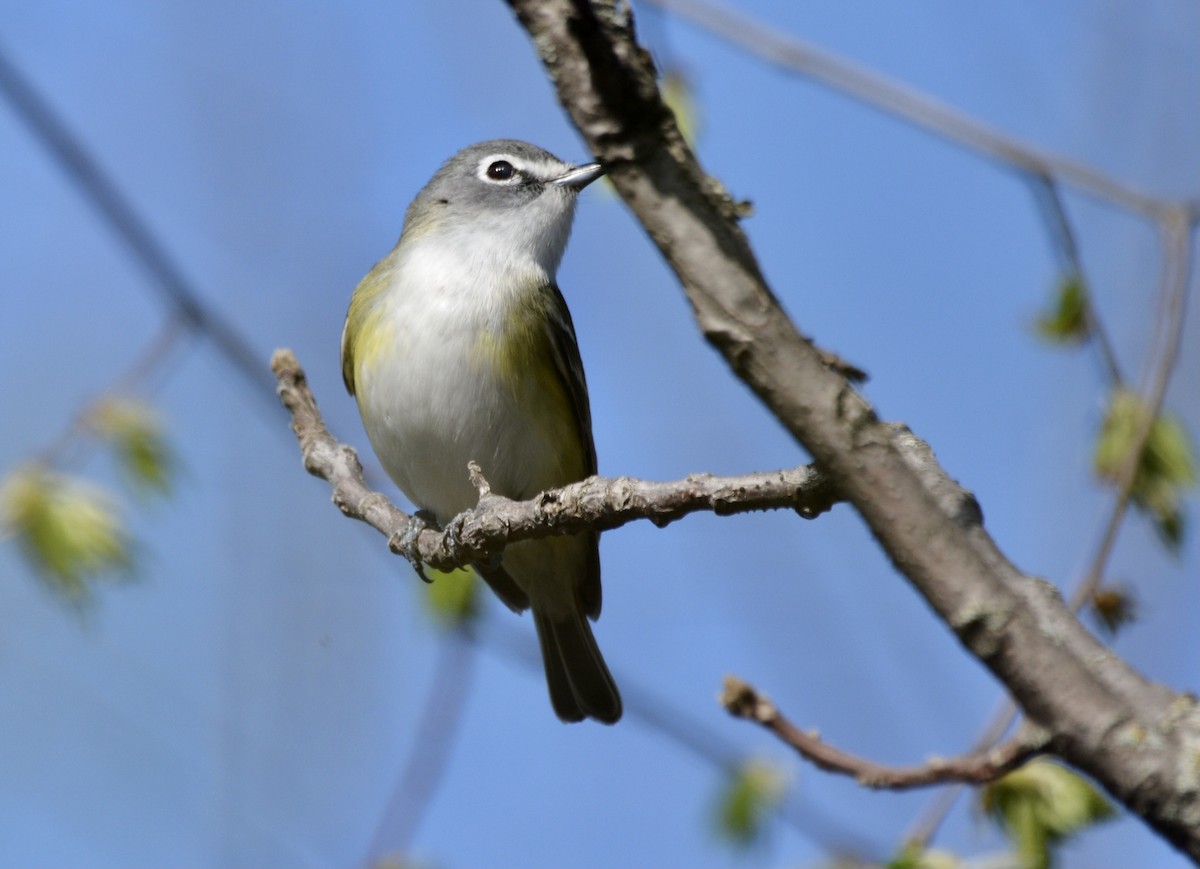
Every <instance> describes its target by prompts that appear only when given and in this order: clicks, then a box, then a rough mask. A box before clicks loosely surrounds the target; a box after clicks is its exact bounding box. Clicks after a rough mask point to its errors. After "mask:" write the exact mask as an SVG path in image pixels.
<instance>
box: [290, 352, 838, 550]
mask: <svg viewBox="0 0 1200 869" xmlns="http://www.w3.org/2000/svg"><path fill="white" fill-rule="evenodd" d="M271 367H272V369H273V370H274V372H275V375H276V377H277V378H278V380H279V395H280V398H281V400H282V401H283V403H284V406H285V407H287V409H288V410H289V411H290V412H291V414H292V428H293V430H294V431H295V432H296V437H297V439H298V440H299V442H300V450H301V454H302V457H303V461H304V467H305V468H306V469H307V470H308V472H309V473H311V474H313V475H314V476H317V477H320V478H322V479H324V480H327V481H328V482H329V483H330V484H331V485H332V487H333V501H334V503H335V504H336V505H337V506H338V508H339V509H340V510H341V511H342V512H343V513H345V514H346V515H348V516H351V517H353V518H355V519H359V520H361V521H363V522H366V523H367V524H368V525H371V526H372V527H373V528H375V529H376V530H377V531H379V532H380V533H382V534H384V535H385V536H386V537H387V538H388V544H389V546H390V547H391V548H392V550H393V551H394V552H396V553H397V554H402V555H406V556H410V557H414V558H416V559H419V560H420V561H422V562H424V563H425V564H428V565H429V566H430V567H433V568H435V569H437V570H450V569H453V568H455V567H461V566H464V565H466V564H470V563H472V562H478V561H485V560H487V559H489V558H491V557H494V556H496V555H499V554H500V553H501V552H502V551H503V550H504V547H505V546H507V545H508V544H509V543H512V542H515V541H518V540H531V539H535V538H540V537H548V536H551V535H554V534H569V533H574V532H578V531H582V530H584V529H589V528H590V529H594V530H598V531H604V530H609V529H612V528H618V527H620V526H622V525H625V524H627V523H629V522H633V521H635V520H637V519H648V520H650V521H651V522H653V523H654V524H655V525H658V526H659V527H662V526H665V525H667V524H669V523H671V522H673V521H675V520H676V519H680V518H682V517H683V516H686V515H687V514H689V513H695V512H700V511H707V512H712V513H716V514H717V515H732V514H735V513H746V512H751V511H755V510H776V509H791V510H795V511H796V512H797V513H798V514H799V515H801V516H803V517H805V518H814V517H815V516H817V515H819V514H821V513H823V512H825V511H827V510H829V509H830V507H832V506H833V504H834V503H836V502H837V501H838V500H840V499H839V498H838V497H837V495H836V494H835V493H834V491H833V489H832V487H831V485H830V484H829V481H828V479H827V478H826V477H825V475H824V474H822V473H821V472H820V471H819V470H817V469H816V468H814V467H812V466H801V467H798V468H792V469H788V470H781V471H765V472H758V473H751V474H742V475H740V476H736V477H717V476H713V475H711V474H694V475H692V476H689V477H687V478H685V479H683V480H677V481H673V482H668V483H659V482H652V481H647V480H635V479H632V478H630V477H611V478H610V477H588V478H587V479H586V480H582V481H580V482H578V483H572V484H571V485H568V486H563V487H562V488H559V489H552V490H549V491H546V492H543V493H541V494H540V495H538V496H537V497H536V498H534V499H532V500H530V501H511V500H509V499H507V498H504V497H501V496H499V495H495V494H492V493H491V492H486V494H484V495H482V496H481V497H480V502H479V506H478V507H476V508H475V509H474V510H470V511H468V512H466V513H463V514H461V515H460V516H458V517H456V518H455V519H454V520H453V521H451V522H450V523H449V524H448V526H447V528H446V529H445V530H444V531H439V530H436V529H432V528H426V529H425V530H422V531H421V532H420V533H419V534H417V535H416V536H415V539H414V540H410V541H406V540H405V538H406V535H405V532H406V531H407V530H408V528H409V526H410V522H411V517H410V516H409V515H408V514H407V513H405V512H404V511H403V510H401V509H400V508H399V507H396V506H395V505H394V504H392V503H391V502H390V501H389V500H388V499H387V498H386V497H385V496H384V495H382V494H380V493H379V492H375V491H372V490H371V489H370V488H368V486H367V484H366V481H365V479H364V478H363V473H362V465H361V464H360V463H359V461H358V456H357V454H356V453H355V452H354V450H353V449H352V448H351V447H349V446H346V445H345V444H341V443H339V442H338V441H337V440H335V439H334V437H333V436H332V435H331V434H330V433H329V430H328V429H327V428H326V427H325V423H324V420H323V419H322V418H321V413H320V411H319V410H318V409H317V405H316V401H315V399H314V398H313V395H312V392H311V390H310V389H309V388H308V383H307V381H306V378H305V376H304V371H303V370H302V369H301V368H300V365H299V363H298V362H297V361H296V357H295V356H294V355H293V354H292V352H291V351H290V350H277V351H276V352H275V355H274V357H273V358H272V359H271ZM476 472H478V469H476ZM467 474H468V470H467V468H463V476H464V478H466V477H467ZM478 479H479V481H480V485H482V486H486V483H485V481H483V480H482V476H481V475H478ZM402 541H403V542H402ZM410 545H411V546H412V551H409V548H408V547H409V546H410Z"/></svg>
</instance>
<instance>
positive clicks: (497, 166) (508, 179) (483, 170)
mask: <svg viewBox="0 0 1200 869" xmlns="http://www.w3.org/2000/svg"><path fill="white" fill-rule="evenodd" d="M476 174H477V175H478V176H479V179H480V180H481V181H486V182H487V183H488V184H515V183H516V182H518V181H520V180H521V174H522V170H521V167H520V166H519V165H518V164H517V162H516V161H515V160H513V159H512V158H511V157H508V156H506V155H504V154H493V155H492V156H490V157H487V158H486V159H484V160H481V161H480V162H479V169H478V170H477V172H476Z"/></svg>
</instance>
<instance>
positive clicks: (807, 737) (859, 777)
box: [720, 676, 1047, 790]
mask: <svg viewBox="0 0 1200 869" xmlns="http://www.w3.org/2000/svg"><path fill="white" fill-rule="evenodd" d="M720 701H721V705H722V706H724V707H725V709H726V710H727V711H728V712H729V714H730V715H733V716H735V717H737V718H745V719H748V720H750V721H754V722H757V723H758V724H761V725H762V726H763V727H764V728H766V729H767V730H768V731H770V732H771V733H774V734H775V735H776V736H777V737H779V738H780V739H781V740H783V741H784V742H785V743H787V744H788V745H790V746H791V747H792V748H794V749H796V751H797V752H799V753H800V755H801V756H802V757H804V758H805V759H806V760H808V761H810V762H811V763H813V764H814V765H816V766H818V767H820V768H821V769H823V770H825V771H826V772H832V773H838V774H841V775H848V776H851V777H852V778H853V779H854V780H855V781H856V782H858V783H859V784H860V785H862V786H864V787H868V788H874V789H877V790H910V789H912V788H921V787H929V786H931V785H939V784H947V783H950V782H959V783H969V784H983V783H986V782H990V781H993V780H995V779H997V778H999V777H1000V776H1002V775H1004V774H1005V773H1007V772H1010V771H1012V770H1013V769H1016V768H1017V767H1018V766H1020V765H1021V764H1023V763H1025V762H1026V761H1028V760H1030V759H1031V758H1033V757H1034V756H1036V755H1038V754H1040V753H1041V752H1042V751H1043V750H1044V748H1045V745H1046V742H1047V736H1046V734H1045V733H1044V732H1042V731H1040V730H1037V729H1036V728H1032V727H1030V728H1026V729H1025V730H1023V731H1022V732H1020V733H1018V735H1017V736H1016V737H1014V738H1013V739H1011V740H1009V741H1008V742H1006V743H1004V744H1003V745H999V746H996V747H995V748H991V749H989V750H987V751H981V752H974V753H971V754H965V755H961V756H959V757H952V758H932V759H930V760H928V761H926V762H925V763H923V764H920V765H918V766H910V767H896V766H886V765H884V764H880V763H876V762H875V761H872V760H867V759H865V758H862V757H858V756H857V755H853V754H850V753H849V752H846V751H842V750H841V749H839V748H835V747H834V746H832V745H830V744H829V743H827V742H823V741H822V740H821V738H820V737H819V736H817V735H816V734H814V733H806V732H804V731H803V730H801V729H800V728H798V727H796V726H795V725H794V724H792V722H791V721H789V720H788V719H787V718H786V717H785V716H784V715H783V714H782V713H781V712H780V711H779V710H778V709H777V708H776V707H775V704H774V703H772V702H771V701H770V700H769V699H768V698H767V697H766V696H764V695H762V694H760V693H759V692H758V691H756V690H755V689H754V688H753V687H751V686H750V685H748V684H746V683H745V682H743V681H741V680H740V679H736V678H734V677H733V676H727V677H726V678H725V687H724V690H723V691H722V692H721V697H720Z"/></svg>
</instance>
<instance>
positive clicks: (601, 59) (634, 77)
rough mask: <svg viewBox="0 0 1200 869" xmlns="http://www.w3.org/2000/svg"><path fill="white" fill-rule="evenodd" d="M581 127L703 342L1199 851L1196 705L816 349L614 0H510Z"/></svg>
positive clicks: (1026, 701)
mask: <svg viewBox="0 0 1200 869" xmlns="http://www.w3.org/2000/svg"><path fill="white" fill-rule="evenodd" d="M508 2H509V5H510V6H512V8H513V9H514V11H515V12H516V15H517V17H518V19H519V20H520V22H521V24H522V25H523V26H524V27H525V29H526V30H527V31H528V32H529V34H530V36H531V38H532V41H533V45H534V47H535V48H536V50H537V51H538V53H539V54H540V55H541V58H542V61H543V63H544V64H545V66H546V69H547V70H548V72H549V74H550V77H551V79H552V81H553V82H554V85H555V87H556V88H557V91H558V96H559V100H560V102H561V103H562V104H563V106H564V107H565V108H566V110H567V111H568V113H569V114H570V116H571V118H572V120H573V121H574V123H575V125H576V127H577V128H578V129H579V131H580V133H581V134H582V135H583V137H584V139H585V140H586V142H587V144H588V146H589V147H590V149H591V150H592V152H593V153H594V154H595V155H596V157H597V158H598V159H599V160H600V161H601V162H603V163H604V164H605V165H606V167H607V168H608V176H609V178H610V179H611V180H612V182H613V185H614V187H615V188H616V189H617V191H618V192H619V193H620V195H621V196H622V198H623V199H624V200H625V202H626V204H627V205H628V206H629V207H630V209H631V210H632V211H633V212H634V214H635V215H636V216H637V218H638V220H639V221H640V222H641V223H642V225H643V226H644V227H645V229H646V230H647V232H648V233H649V234H650V236H651V238H652V239H653V240H654V241H655V243H656V244H657V245H658V247H659V249H660V250H661V252H662V253H663V255H664V257H665V258H666V260H667V262H668V264H669V265H670V266H671V267H672V269H673V270H674V271H675V273H676V274H677V275H678V277H679V279H680V281H681V283H682V285H683V289H684V291H685V292H686V294H687V297H688V300H689V301H690V303H691V305H692V309H693V312H694V314H695V316H696V319H697V323H698V325H699V327H700V329H701V331H702V332H703V334H704V336H705V338H707V339H708V340H709V341H710V342H711V343H712V344H713V345H714V346H715V347H716V348H717V349H718V351H719V352H721V353H722V355H723V356H724V357H725V359H726V362H727V363H728V364H729V365H730V367H731V369H732V370H733V372H734V373H735V374H736V375H737V376H738V377H739V378H741V379H742V381H743V382H745V383H746V384H747V385H748V386H750V388H751V389H753V390H754V392H755V393H756V394H757V395H758V397H759V398H760V400H762V402H763V403H764V404H765V405H766V407H767V408H768V409H769V410H770V411H771V412H772V413H773V414H774V415H775V416H776V418H777V419H779V420H780V422H781V423H783V425H784V426H786V427H787V429H788V430H789V431H790V432H791V433H792V434H793V436H794V437H795V438H796V439H797V440H798V441H799V442H800V443H801V444H803V445H804V446H805V448H807V449H808V451H809V452H810V453H811V454H812V456H813V458H814V459H815V460H816V462H817V463H818V464H819V465H820V467H821V468H822V469H823V470H824V471H825V472H826V473H828V474H829V476H830V479H831V480H832V482H833V484H834V486H835V488H836V490H837V491H838V492H839V493H841V494H842V495H844V496H845V497H846V498H847V500H849V501H850V502H851V503H852V504H853V505H854V507H855V509H856V510H858V512H859V513H860V515H861V516H862V517H863V519H864V521H865V522H866V523H867V525H868V527H869V528H870V530H871V532H872V534H873V535H874V536H875V538H876V540H877V541H878V542H879V544H880V545H881V546H882V547H883V549H884V551H885V552H886V553H887V555H888V557H889V558H890V559H891V560H892V562H893V563H894V564H895V565H896V567H897V569H898V570H899V571H900V572H902V573H903V574H904V575H905V576H907V577H908V579H909V580H910V582H911V583H912V585H913V586H914V588H916V589H917V590H918V591H919V592H920V593H921V595H922V596H924V598H925V599H926V601H927V602H928V603H929V605H930V606H931V607H932V609H933V610H934V611H935V612H936V613H937V614H938V615H939V616H940V617H941V618H942V619H943V620H944V621H945V623H946V624H947V625H948V626H949V627H950V628H951V630H953V631H954V633H955V634H956V636H957V637H958V638H959V640H960V641H961V642H962V644H963V645H964V646H965V647H966V648H967V649H968V650H969V651H970V652H971V653H972V654H973V655H975V656H976V657H977V658H978V659H979V660H980V661H981V662H982V663H983V664H984V665H986V666H987V667H988V668H989V669H990V670H991V671H992V673H993V674H994V675H995V676H996V677H997V678H998V679H999V680H1000V681H1001V682H1003V683H1004V684H1005V685H1006V686H1007V687H1008V689H1009V691H1010V692H1011V693H1012V694H1013V696H1014V697H1015V698H1016V700H1017V701H1018V702H1019V703H1020V705H1021V707H1022V708H1023V709H1024V711H1025V713H1026V714H1027V715H1028V716H1030V717H1031V718H1032V719H1034V720H1036V721H1038V722H1040V723H1041V724H1042V726H1044V727H1045V728H1046V729H1047V731H1048V733H1049V734H1050V741H1049V743H1048V746H1049V748H1050V750H1052V751H1054V753H1056V754H1058V755H1059V756H1061V757H1062V758H1063V759H1065V760H1066V761H1067V762H1069V763H1072V764H1074V765H1075V766H1077V767H1079V768H1080V769H1082V770H1083V771H1085V772H1087V773H1088V774H1090V775H1092V776H1093V777H1094V778H1096V779H1097V780H1098V781H1099V782H1100V783H1101V784H1103V785H1104V786H1105V787H1106V788H1107V789H1108V790H1109V791H1110V792H1111V793H1112V794H1113V795H1114V797H1116V798H1117V799H1118V800H1120V801H1122V802H1123V803H1125V805H1126V806H1128V807H1129V808H1130V809H1131V810H1132V811H1134V812H1135V813H1137V814H1139V815H1141V816H1142V817H1143V818H1145V819H1146V821H1147V822H1148V823H1149V824H1150V825H1151V826H1153V827H1154V828H1155V829H1156V830H1158V831H1159V832H1160V833H1161V834H1162V835H1163V836H1165V837H1166V838H1167V839H1168V840H1169V841H1171V842H1172V843H1174V844H1175V845H1176V846H1177V847H1179V848H1181V849H1183V850H1185V851H1186V852H1187V853H1188V854H1189V855H1191V857H1192V858H1193V859H1197V860H1200V776H1198V775H1195V774H1187V775H1184V774H1181V771H1182V770H1194V768H1195V767H1194V765H1193V763H1192V759H1193V758H1194V757H1195V756H1196V752H1197V751H1198V750H1200V710H1198V709H1197V704H1196V701H1195V700H1194V698H1190V697H1188V696H1186V695H1181V694H1176V693H1175V692H1172V691H1171V690H1169V689H1167V688H1166V687H1164V686H1161V685H1156V684H1154V683H1152V682H1150V681H1148V680H1146V679H1145V678H1143V677H1142V676H1141V675H1140V674H1138V673H1137V672H1135V671H1134V670H1133V669H1132V668H1131V667H1129V666H1128V665H1127V664H1126V663H1125V662H1124V661H1122V660H1121V659H1120V658H1118V657H1117V656H1115V655H1113V654H1112V653H1111V652H1110V651H1109V650H1108V649H1106V648H1105V647H1104V646H1103V645H1101V644H1100V643H1099V642H1098V641H1097V640H1096V639H1095V638H1094V637H1093V636H1092V635H1091V634H1090V633H1088V631H1087V630H1086V629H1085V628H1084V627H1083V626H1082V625H1081V624H1080V623H1079V621H1078V620H1077V619H1076V618H1075V616H1074V615H1073V614H1072V613H1071V612H1070V610H1069V609H1068V608H1067V607H1066V606H1065V605H1064V604H1063V601H1062V598H1061V596H1060V594H1059V592H1058V590H1057V589H1055V588H1054V587H1053V586H1052V585H1050V584H1049V583H1046V582H1044V581H1041V580H1037V579H1035V578H1033V577H1030V576H1027V575H1024V574H1022V573H1021V572H1020V571H1019V570H1017V569H1016V567H1014V566H1013V565H1012V564H1011V563H1010V562H1009V561H1008V559H1007V558H1006V557H1005V555H1004V553H1003V552H1001V551H1000V549H999V548H998V547H997V546H996V544H995V542H994V541H993V540H992V539H991V537H990V536H989V535H988V534H987V533H986V531H984V529H983V527H982V525H981V524H976V523H970V522H963V521H962V517H961V516H959V515H956V514H954V513H952V512H950V511H948V510H947V509H946V504H945V502H944V501H943V499H942V498H941V497H940V496H939V493H938V492H937V491H935V490H933V489H931V488H930V486H929V485H928V481H929V480H930V479H938V478H945V479H947V480H948V479H949V478H948V477H947V476H946V475H945V473H944V471H941V469H940V468H939V467H938V466H937V465H936V462H933V463H931V464H930V465H929V466H928V467H927V468H925V469H924V472H922V470H920V469H918V468H917V467H915V466H913V465H912V464H911V463H910V462H909V461H908V459H907V458H906V456H905V454H904V451H903V449H902V448H901V447H900V446H898V444H897V443H896V440H895V438H894V430H893V429H892V428H891V427H889V426H888V425H887V424H885V423H883V422H881V421H880V420H879V419H878V418H877V416H876V415H875V412H874V410H873V409H872V408H871V406H870V405H869V404H868V403H867V402H866V401H865V399H863V397H862V396H861V395H859V394H858V393H857V392H855V391H854V389H853V388H852V387H851V386H850V385H849V384H848V383H847V382H846V380H845V379H844V378H842V377H841V376H839V375H838V374H837V373H836V372H835V371H832V370H830V369H829V367H828V366H826V365H824V364H823V363H822V361H821V358H820V354H819V353H818V352H817V351H816V350H815V349H814V348H813V346H812V343H811V342H810V341H809V340H808V339H807V338H805V337H804V336H802V335H801V334H800V333H799V332H798V331H797V330H796V328H795V327H794V326H793V324H792V323H791V321H790V320H789V319H788V317H787V315H786V314H785V313H784V312H783V310H782V309H781V307H780V305H779V303H778V301H777V300H776V298H775V296H774V295H773V293H772V292H771V290H770V289H769V288H768V286H767V285H766V282H765V280H764V279H763V275H762V273H761V270H760V269H759V266H758V264H757V261H756V260H755V257H754V254H753V252H752V251H751V249H750V245H749V242H748V241H747V239H746V236H745V235H744V234H743V233H742V231H741V229H740V227H739V226H738V225H737V216H738V208H737V207H736V204H735V203H734V201H733V199H732V197H730V196H729V195H728V194H726V193H725V192H724V190H723V188H722V187H721V185H720V184H719V183H718V182H717V181H715V180H714V179H711V178H709V177H708V176H706V175H705V174H704V172H703V170H702V169H701V168H700V166H699V164H698V162H697V161H696V158H695V155H694V154H693V153H692V152H691V149H690V148H689V147H688V145H687V143H686V142H685V141H684V139H683V136H682V135H681V134H680V132H679V130H678V128H677V127H676V125H675V122H674V118H673V116H672V114H671V112H670V111H669V109H667V107H666V106H665V105H664V104H663V102H662V100H661V98H660V96H659V93H658V88H657V81H656V71H655V69H654V65H653V62H652V61H651V59H650V56H649V54H648V53H647V52H646V51H645V50H644V49H642V48H641V46H639V45H638V43H637V40H636V37H635V34H634V27H633V20H632V13H631V12H630V11H629V8H628V6H627V5H626V4H625V3H622V2H618V0H593V2H587V0H508Z"/></svg>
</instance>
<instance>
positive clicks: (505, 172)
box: [487, 160, 517, 181]
mask: <svg viewBox="0 0 1200 869" xmlns="http://www.w3.org/2000/svg"><path fill="white" fill-rule="evenodd" d="M516 174H517V170H516V169H514V168H513V164H512V163H509V162H508V161H507V160H497V161H496V162H495V163H493V164H492V165H490V166H488V167H487V177H489V178H491V179H492V180H493V181H507V180H508V179H509V178H511V177H513V176H514V175H516Z"/></svg>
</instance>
